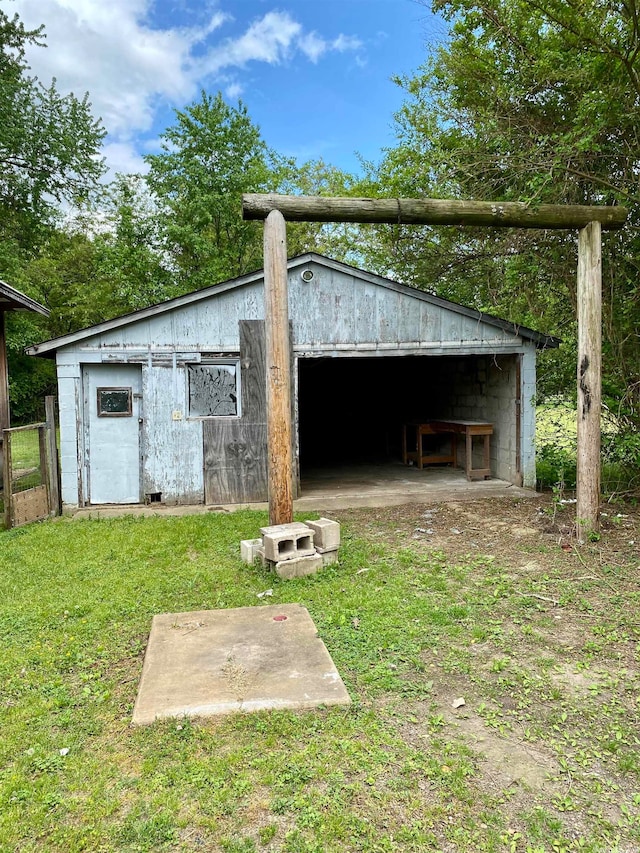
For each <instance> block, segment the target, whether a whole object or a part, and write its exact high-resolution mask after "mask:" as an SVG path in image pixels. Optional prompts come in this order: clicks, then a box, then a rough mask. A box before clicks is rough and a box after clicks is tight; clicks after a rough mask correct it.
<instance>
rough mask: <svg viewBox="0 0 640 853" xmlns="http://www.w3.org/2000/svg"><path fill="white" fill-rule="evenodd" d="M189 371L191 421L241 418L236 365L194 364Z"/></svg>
mask: <svg viewBox="0 0 640 853" xmlns="http://www.w3.org/2000/svg"><path fill="white" fill-rule="evenodd" d="M187 371H188V376H189V415H190V416H191V417H192V418H211V417H220V416H227V417H228V416H231V417H233V416H236V417H237V416H238V415H239V411H238V376H237V366H236V365H235V364H193V365H189V366H188V368H187Z"/></svg>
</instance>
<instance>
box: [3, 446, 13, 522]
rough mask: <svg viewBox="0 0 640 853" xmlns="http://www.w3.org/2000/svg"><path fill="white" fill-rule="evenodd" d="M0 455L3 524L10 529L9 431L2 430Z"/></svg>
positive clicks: (11, 511)
mask: <svg viewBox="0 0 640 853" xmlns="http://www.w3.org/2000/svg"><path fill="white" fill-rule="evenodd" d="M2 437H3V442H2V455H3V460H4V526H5V528H6V529H7V530H11V527H12V520H13V497H12V494H11V479H12V471H11V433H10V432H8V431H7V430H3V431H2Z"/></svg>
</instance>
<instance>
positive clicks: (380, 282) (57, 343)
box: [25, 252, 560, 356]
mask: <svg viewBox="0 0 640 853" xmlns="http://www.w3.org/2000/svg"><path fill="white" fill-rule="evenodd" d="M308 263H316V264H320V265H321V266H324V267H327V268H328V269H333V270H336V271H337V272H342V273H345V274H347V275H351V276H356V277H357V278H359V279H361V280H362V281H366V282H369V283H371V284H375V285H377V286H378V287H384V288H387V289H389V290H394V291H396V292H398V293H404V294H406V295H408V296H411V297H413V298H417V299H420V300H422V301H424V302H427V303H430V304H431V305H436V306H438V307H440V308H445V309H447V310H450V311H453V312H455V313H457V314H462V315H463V316H465V317H470V318H471V319H473V320H481V321H482V322H485V323H488V324H489V325H492V326H496V327H497V328H499V329H502V330H504V331H507V332H510V333H511V334H514V335H518V336H520V337H522V338H525V339H527V340H530V341H533V342H534V343H535V345H536V347H537V348H539V349H546V348H548V347H557V346H558V345H559V343H560V340H559V338H555V337H553V336H552V335H543V334H541V333H540V332H536V331H534V330H533V329H528V328H526V326H519V325H518V324H516V323H511V322H509V321H508V320H501V319H500V318H499V317H493V316H492V315H491V314H484V313H482V312H481V311H476V310H475V309H473V308H465V307H464V306H463V305H458V304H457V303H456V302H450V301H449V300H448V299H443V298H442V297H440V296H433V295H432V294H431V293H427V292H425V291H424V290H419V289H418V288H416V287H410V286H409V285H406V284H400V283H399V282H397V281H393V280H392V279H390V278H385V277H384V276H380V275H376V274H375V273H369V272H366V271H365V270H361V269H358V267H353V266H350V265H349V264H345V263H343V262H342V261H334V260H333V259H331V258H327V257H325V256H324V255H320V254H317V253H316V252H306V253H305V254H303V255H298V256H296V257H295V258H291V259H289V261H288V262H287V269H288V270H292V269H296V268H297V267H299V266H304V265H305V264H308ZM263 277H264V270H256V271H255V272H251V273H247V274H246V275H243V276H239V277H238V278H234V279H230V280H228V281H223V282H221V283H220V284H214V285H211V286H210V287H205V288H203V289H202V290H196V291H193V292H192V293H186V294H183V295H182V296H176V297H174V298H173V299H168V300H166V301H165V302H160V303H158V304H157V305H150V306H149V307H147V308H140V309H138V310H137V311H132V312H130V313H129V314H122V315H121V316H119V317H114V318H113V319H112V320H105V321H104V322H103V323H96V324H95V325H94V326H88V327H87V328H85V329H79V330H78V331H77V332H71V333H70V334H67V335H63V336H62V337H59V338H53V339H52V340H49V341H43V342H42V343H40V344H34V345H33V346H30V347H28V348H27V349H26V350H25V352H26V353H27V354H28V355H39V356H52V355H53V354H55V352H56V350H58V349H60V348H62V347H65V346H68V345H70V344H75V343H78V342H79V341H83V340H85V339H86V338H90V337H92V336H94V335H99V334H102V333H103V332H110V331H112V330H113V329H119V328H121V327H122V326H126V325H128V324H129V323H133V322H138V321H139V320H146V319H148V318H150V317H156V316H158V315H160V314H164V313H166V312H169V311H174V310H175V309H176V308H181V307H183V306H186V305H193V304H195V303H198V302H200V301H202V300H206V299H210V298H211V297H213V296H217V295H218V294H221V293H226V292H227V291H230V290H235V289H236V288H240V287H245V286H246V285H249V284H253V283H255V282H257V281H260V280H262V278H263ZM36 304H37V303H36Z"/></svg>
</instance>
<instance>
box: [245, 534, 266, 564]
mask: <svg viewBox="0 0 640 853" xmlns="http://www.w3.org/2000/svg"><path fill="white" fill-rule="evenodd" d="M261 548H262V539H243V540H242V542H241V543H240V557H241V559H242V562H243V563H248V565H250V566H251V565H253V563H254V562H255V560H256V558H257V557H258V556H259V554H258V549H261Z"/></svg>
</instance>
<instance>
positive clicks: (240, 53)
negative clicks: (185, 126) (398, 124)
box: [12, 0, 362, 171]
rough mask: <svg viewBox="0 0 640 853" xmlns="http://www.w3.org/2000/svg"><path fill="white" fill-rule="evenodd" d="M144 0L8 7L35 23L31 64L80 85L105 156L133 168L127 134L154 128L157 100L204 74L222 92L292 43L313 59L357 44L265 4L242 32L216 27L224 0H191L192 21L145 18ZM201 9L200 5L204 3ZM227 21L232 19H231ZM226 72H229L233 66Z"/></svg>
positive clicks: (178, 103) (283, 54)
mask: <svg viewBox="0 0 640 853" xmlns="http://www.w3.org/2000/svg"><path fill="white" fill-rule="evenodd" d="M153 3H154V0H108V2H107V0H15V2H14V3H13V4H12V7H13V8H14V9H15V11H16V12H17V13H18V14H19V15H20V17H21V18H22V20H23V21H24V23H25V24H26V25H27V26H28V27H36V26H38V25H39V24H41V23H44V25H45V31H46V36H47V38H46V42H47V44H48V47H47V48H46V49H42V48H33V49H30V50H29V52H28V59H29V61H30V63H31V66H32V70H33V73H34V74H36V75H37V76H38V77H39V78H40V79H41V80H42V81H43V82H45V83H46V82H48V81H49V80H50V79H51V78H52V77H55V78H56V79H57V82H58V87H59V89H60V90H61V91H63V92H64V91H73V92H75V93H76V94H77V95H79V96H81V95H83V94H84V92H86V91H88V92H89V95H90V99H91V102H92V106H93V111H94V113H95V115H96V116H100V117H101V118H102V121H103V124H104V126H105V127H106V129H107V131H108V132H109V137H108V145H106V146H105V154H106V156H107V158H108V162H109V165H111V166H112V167H113V168H115V169H117V170H119V171H126V170H127V168H128V167H127V164H130V165H131V167H132V168H134V170H135V171H140V169H141V168H143V164H142V161H141V160H140V157H139V155H138V153H137V151H136V146H135V138H136V136H137V135H139V134H141V133H142V134H144V133H148V132H149V131H151V130H152V129H154V121H155V119H156V116H157V113H158V111H159V109H160V108H162V107H165V108H166V106H171V107H177V108H181V107H183V106H184V105H185V104H187V103H189V102H190V101H192V100H193V99H194V98H195V97H196V96H197V93H198V90H199V89H200V88H201V87H207V85H208V84H210V83H211V82H214V83H215V84H217V85H218V86H219V87H222V88H224V90H225V92H226V94H227V96H228V97H229V98H232V99H234V98H237V97H238V96H239V95H240V94H241V92H242V90H243V86H242V82H241V80H240V79H238V72H241V71H242V70H243V69H244V68H246V66H247V65H248V64H249V63H255V62H257V63H268V64H270V65H277V64H282V63H284V62H286V61H288V60H290V58H291V57H292V56H293V55H294V54H295V53H296V52H300V53H302V55H303V56H305V57H306V58H307V59H308V60H310V61H311V62H313V63H317V62H318V61H319V59H320V58H321V57H322V56H323V55H324V54H325V53H327V51H339V52H343V51H347V50H350V51H357V50H358V49H359V48H360V47H361V46H362V45H361V42H360V41H359V40H358V39H356V38H353V37H350V36H344V35H339V36H338V37H337V38H334V39H333V40H328V39H325V38H323V37H322V36H320V35H318V34H317V33H315V32H305V31H304V29H303V27H302V25H301V24H300V23H299V22H298V21H296V20H295V19H294V18H293V17H292V16H291V15H290V14H289V13H288V12H282V11H268V12H266V14H264V15H263V16H262V17H260V18H258V19H256V20H254V21H252V22H251V23H249V24H248V25H247V26H246V28H245V29H244V32H240V34H238V35H235V36H234V37H226V38H225V37H224V28H225V25H229V24H230V23H231V21H232V20H233V18H232V16H231V15H230V14H229V13H227V12H226V11H225V8H224V6H225V4H226V5H227V6H229V7H230V8H232V9H233V7H234V4H233V3H231V2H229V0H213V5H212V4H211V3H209V4H202V3H200V4H199V5H198V4H196V5H194V6H193V8H192V9H191V11H192V12H197V13H198V14H200V15H201V20H200V23H199V24H198V25H197V26H190V27H186V26H174V27H167V28H165V29H160V28H158V27H157V26H152V23H151V12H152V6H153ZM207 9H208V11H207ZM236 28H237V27H236ZM233 72H236V73H233Z"/></svg>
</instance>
